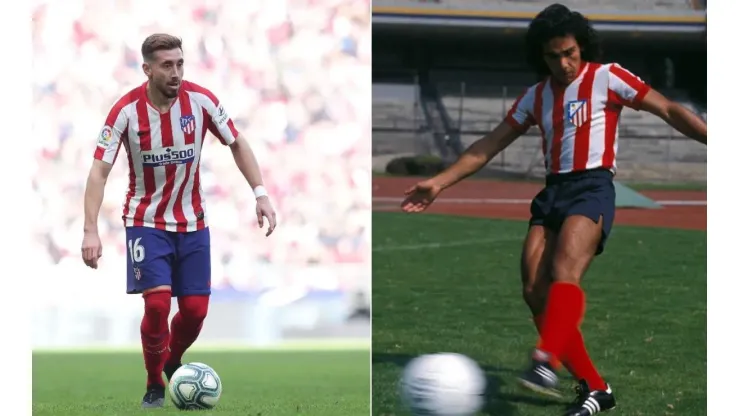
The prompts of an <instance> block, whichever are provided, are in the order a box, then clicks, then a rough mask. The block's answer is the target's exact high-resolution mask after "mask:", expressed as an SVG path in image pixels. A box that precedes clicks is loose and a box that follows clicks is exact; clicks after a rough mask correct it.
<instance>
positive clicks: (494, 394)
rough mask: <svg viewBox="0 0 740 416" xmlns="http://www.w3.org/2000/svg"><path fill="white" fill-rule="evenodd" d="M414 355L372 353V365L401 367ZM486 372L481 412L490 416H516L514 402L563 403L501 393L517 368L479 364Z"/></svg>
mask: <svg viewBox="0 0 740 416" xmlns="http://www.w3.org/2000/svg"><path fill="white" fill-rule="evenodd" d="M414 357H415V356H411V355H408V354H386V353H373V360H372V363H373V365H375V364H395V365H396V366H398V367H399V368H403V367H405V366H406V364H408V362H409V361H411V360H412V359H414ZM479 365H481V364H480V363H479ZM481 368H482V369H483V371H484V372H485V373H486V379H487V385H486V405H485V407H484V408H483V411H482V412H483V414H485V415H490V416H494V415H495V416H518V415H520V414H521V413H520V412H519V410H517V408H516V406H515V404H526V405H530V406H537V407H551V406H559V407H562V406H564V405H565V403H563V402H561V401H556V400H554V399H546V398H538V397H535V396H532V395H527V394H510V393H501V388H502V387H504V386H505V385H506V381H504V380H505V379H506V380H509V383H515V381H514V378H515V377H516V376H517V375H518V374H519V371H520V370H519V369H512V368H503V367H494V366H490V365H481Z"/></svg>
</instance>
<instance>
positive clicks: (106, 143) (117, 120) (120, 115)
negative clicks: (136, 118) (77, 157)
mask: <svg viewBox="0 0 740 416" xmlns="http://www.w3.org/2000/svg"><path fill="white" fill-rule="evenodd" d="M127 129H128V117H127V116H126V112H125V111H124V109H123V108H122V107H121V106H120V105H116V106H114V107H113V108H112V109H111V110H110V112H109V113H108V117H107V118H106V119H105V124H104V125H103V128H102V129H101V130H100V134H99V135H98V143H97V146H96V148H95V154H94V156H93V157H94V158H95V159H97V160H101V161H103V162H105V163H108V164H111V165H112V164H113V163H115V161H116V157H117V156H118V151H119V150H120V149H121V142H122V141H123V140H124V139H125V135H126V130H127Z"/></svg>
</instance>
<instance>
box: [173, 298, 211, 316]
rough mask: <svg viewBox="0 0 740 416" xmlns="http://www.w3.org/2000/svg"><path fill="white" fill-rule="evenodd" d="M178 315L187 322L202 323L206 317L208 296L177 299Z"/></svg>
mask: <svg viewBox="0 0 740 416" xmlns="http://www.w3.org/2000/svg"><path fill="white" fill-rule="evenodd" d="M178 307H179V310H180V314H181V315H182V317H183V318H184V319H187V320H189V321H202V320H204V319H206V315H208V296H183V297H181V298H179V299H178Z"/></svg>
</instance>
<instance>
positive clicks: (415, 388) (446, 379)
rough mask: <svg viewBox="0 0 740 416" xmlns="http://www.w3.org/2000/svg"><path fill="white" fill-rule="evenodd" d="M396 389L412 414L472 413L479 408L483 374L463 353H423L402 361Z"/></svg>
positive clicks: (459, 415)
mask: <svg viewBox="0 0 740 416" xmlns="http://www.w3.org/2000/svg"><path fill="white" fill-rule="evenodd" d="M400 389H401V398H402V400H403V402H404V404H405V406H406V407H408V409H409V410H410V411H411V413H412V414H414V415H415V416H421V415H425V416H472V415H475V414H476V413H477V412H478V411H480V410H481V409H482V408H483V404H484V400H485V398H484V395H485V390H486V376H485V374H484V373H483V370H482V369H481V368H480V367H479V366H478V364H477V363H476V362H475V361H473V360H472V359H470V358H469V357H467V356H465V355H462V354H456V353H438V354H427V355H421V356H419V357H416V358H414V359H413V360H411V361H410V362H409V363H408V364H407V365H406V368H404V371H403V375H402V377H401V383H400Z"/></svg>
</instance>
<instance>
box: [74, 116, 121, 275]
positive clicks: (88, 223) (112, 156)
mask: <svg viewBox="0 0 740 416" xmlns="http://www.w3.org/2000/svg"><path fill="white" fill-rule="evenodd" d="M127 126H128V120H127V118H126V114H125V112H124V111H122V109H121V108H120V107H118V106H116V107H114V108H113V109H112V110H111V112H110V114H109V115H108V118H107V119H106V122H105V125H104V126H103V129H102V130H101V131H100V135H99V136H98V143H97V147H96V149H95V154H94V159H93V163H92V167H90V172H89V173H88V175H87V184H86V186H85V202H84V209H85V222H84V230H83V231H84V236H83V239H82V260H83V261H84V262H85V264H86V265H87V266H88V267H92V268H93V269H97V267H98V259H99V258H100V257H101V256H102V255H103V246H102V243H101V242H100V236H99V235H98V216H99V215H100V207H101V206H102V205H103V197H104V195H105V184H106V182H107V181H108V176H109V175H110V172H111V170H112V169H113V164H114V163H115V161H116V157H117V156H118V151H119V150H120V149H121V142H122V138H123V137H124V134H125V132H126V130H127Z"/></svg>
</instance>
